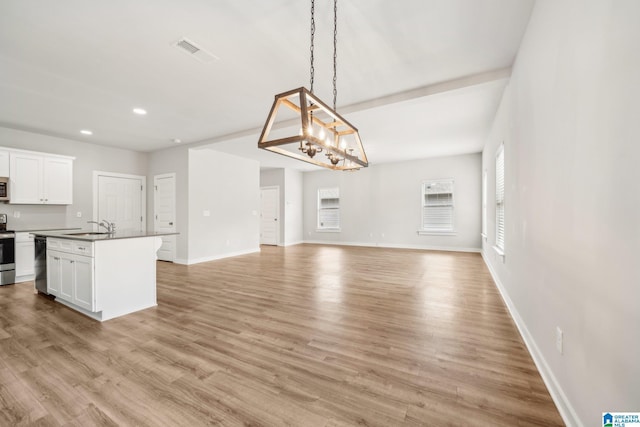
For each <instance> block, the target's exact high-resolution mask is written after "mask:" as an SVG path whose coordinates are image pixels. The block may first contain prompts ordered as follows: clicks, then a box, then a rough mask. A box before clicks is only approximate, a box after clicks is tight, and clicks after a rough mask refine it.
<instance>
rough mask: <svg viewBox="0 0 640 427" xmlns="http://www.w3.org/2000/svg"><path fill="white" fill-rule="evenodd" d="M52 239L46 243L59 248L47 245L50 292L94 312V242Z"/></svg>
mask: <svg viewBox="0 0 640 427" xmlns="http://www.w3.org/2000/svg"><path fill="white" fill-rule="evenodd" d="M51 240H53V239H48V241H47V243H48V244H47V246H53V247H54V248H56V249H55V250H52V249H49V248H47V292H48V293H50V294H52V295H55V296H56V298H58V299H61V300H64V301H67V302H69V303H71V304H73V305H75V306H77V307H80V308H83V309H85V310H87V311H91V312H95V311H96V303H95V280H94V259H93V256H91V255H92V254H93V247H92V244H91V243H87V242H80V241H74V240H67V241H65V242H60V241H59V240H58V241H55V240H54V241H53V242H50V241H51ZM49 243H53V244H49ZM60 243H62V244H60ZM84 254H88V255H84Z"/></svg>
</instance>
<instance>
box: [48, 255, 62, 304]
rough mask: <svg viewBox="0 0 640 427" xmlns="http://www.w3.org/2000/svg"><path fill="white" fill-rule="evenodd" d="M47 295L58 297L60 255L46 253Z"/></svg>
mask: <svg viewBox="0 0 640 427" xmlns="http://www.w3.org/2000/svg"><path fill="white" fill-rule="evenodd" d="M47 293H49V294H51V295H55V296H60V253H58V252H56V251H47Z"/></svg>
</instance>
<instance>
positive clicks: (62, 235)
mask: <svg viewBox="0 0 640 427" xmlns="http://www.w3.org/2000/svg"><path fill="white" fill-rule="evenodd" d="M77 233H93V230H78V229H72V230H67V231H34V232H33V233H32V234H35V235H36V236H42V237H56V238H59V239H70V240H84V241H86V242H99V241H103V240H118V239H137V238H141V237H156V236H172V235H176V234H178V233H157V232H155V231H126V230H125V231H116V232H115V233H100V234H87V235H84V236H83V235H78V234H77Z"/></svg>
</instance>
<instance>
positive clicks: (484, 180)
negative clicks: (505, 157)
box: [482, 170, 487, 239]
mask: <svg viewBox="0 0 640 427" xmlns="http://www.w3.org/2000/svg"><path fill="white" fill-rule="evenodd" d="M482 235H483V236H484V238H485V239H486V238H487V171H486V170H485V171H484V173H483V174H482Z"/></svg>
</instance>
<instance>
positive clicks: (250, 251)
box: [174, 247, 260, 265]
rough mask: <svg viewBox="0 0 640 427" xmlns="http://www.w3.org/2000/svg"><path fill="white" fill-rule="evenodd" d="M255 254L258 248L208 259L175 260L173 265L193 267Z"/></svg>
mask: <svg viewBox="0 0 640 427" xmlns="http://www.w3.org/2000/svg"><path fill="white" fill-rule="evenodd" d="M256 252H260V248H259V247H257V248H253V249H248V250H245V251H237V252H226V253H224V254H220V255H214V256H208V257H202V258H193V259H176V260H175V261H174V263H176V264H183V265H193V264H199V263H201V262H208V261H215V260H218V259H224V258H230V257H234V256H238V255H247V254H253V253H256Z"/></svg>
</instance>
